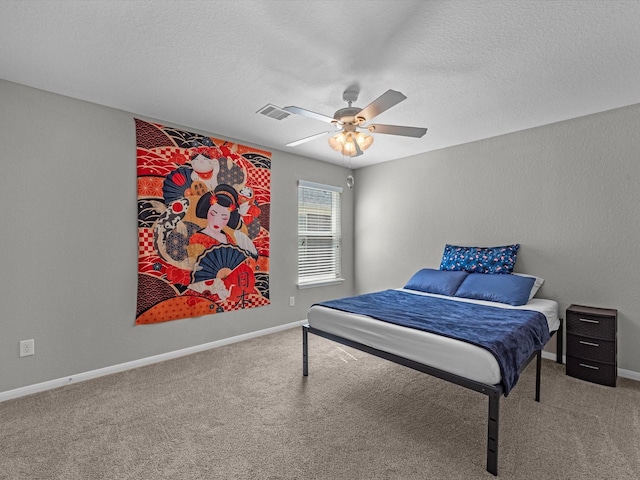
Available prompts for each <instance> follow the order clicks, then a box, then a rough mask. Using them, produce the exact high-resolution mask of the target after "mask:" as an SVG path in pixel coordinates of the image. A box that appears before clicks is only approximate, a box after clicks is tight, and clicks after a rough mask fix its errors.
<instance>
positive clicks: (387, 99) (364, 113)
mask: <svg viewBox="0 0 640 480" xmlns="http://www.w3.org/2000/svg"><path fill="white" fill-rule="evenodd" d="M405 98H407V97H405V96H404V95H403V94H402V93H400V92H396V91H395V90H387V91H386V92H385V93H383V94H382V95H380V96H379V97H378V98H376V99H375V100H374V101H373V102H371V103H370V104H369V105H367V106H366V107H364V108H363V109H362V110H360V112H358V114H357V115H356V116H357V118H364V121H365V122H369V121H371V119H372V118H373V117H375V116H377V115H380V114H381V113H382V112H384V111H385V110H388V109H390V108H391V107H393V106H394V105H397V104H398V103H400V102H401V101H403V100H404V99H405Z"/></svg>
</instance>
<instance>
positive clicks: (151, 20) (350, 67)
mask: <svg viewBox="0 0 640 480" xmlns="http://www.w3.org/2000/svg"><path fill="white" fill-rule="evenodd" d="M0 78H3V79H6V80H10V81H13V82H18V83H21V84H25V85H29V86H32V87H36V88H40V89H43V90H48V91H51V92H56V93H60V94H63V95H67V96H70V97H75V98H79V99H83V100H88V101H91V102H95V103H98V104H102V105H107V106H110V107H115V108H118V109H122V110H126V111H129V112H133V113H135V114H138V115H142V116H147V117H151V118H155V119H158V120H161V121H165V122H168V123H172V124H178V125H182V126H185V127H190V128H193V129H198V130H202V131H206V132H212V133H214V134H216V135H217V136H220V137H229V138H232V139H237V140H241V141H244V142H246V143H254V144H258V145H262V146H265V147H268V148H273V149H278V150H284V151H289V152H291V153H296V154H299V155H304V156H308V157H311V158H315V159H318V160H323V161H327V162H331V163H336V164H341V165H342V164H344V165H347V166H351V167H352V168H358V167H361V166H364V165H370V164H375V163H379V162H383V161H387V160H391V159H395V158H401V157H406V156H409V155H414V154H418V153H421V152H426V151H430V150H435V149H439V148H443V147H447V146H451V145H457V144H461V143H466V142H470V141H474V140H478V139H482V138H488V137H493V136H496V135H501V134H505V133H508V132H513V131H518V130H523V129H526V128H531V127H535V126H539V125H544V124H548V123H552V122H557V121H561V120H566V119H569V118H575V117H579V116H582V115H587V114H591V113H596V112H601V111H605V110H609V109H612V108H617V107H622V106H626V105H632V104H636V103H640V0H558V1H552V0H548V1H546V0H484V1H478V0H458V1H456V0H442V1H440V0H437V1H435V0H434V1H424V0H417V1H402V0H395V1H389V0H384V1H378V0H313V1H294V0H263V1H260V0H218V1H212V0H185V1H179V0H129V1H125V0H48V1H46V0H0ZM354 84H355V85H358V86H359V90H360V97H359V100H358V101H357V102H356V103H355V105H356V106H358V107H365V106H366V105H367V104H368V103H370V102H371V101H373V100H374V99H375V98H377V97H378V96H379V95H381V94H382V93H384V92H385V91H386V90H388V89H394V90H398V91H400V92H402V93H404V94H405V95H406V96H407V97H408V98H407V99H406V100H405V101H403V102H401V103H400V104H398V105H396V106H395V107H393V108H391V109H389V110H387V111H386V112H384V113H382V114H380V115H379V116H378V117H377V118H376V122H379V123H385V124H398V125H408V126H417V127H428V129H429V130H428V132H427V134H426V135H425V136H424V137H422V138H420V139H416V138H408V137H400V136H393V135H381V134H378V135H374V137H375V141H374V143H373V145H372V146H371V148H370V149H369V150H367V151H366V152H365V153H364V155H362V156H361V157H357V158H354V159H352V160H351V161H350V162H349V160H348V159H344V158H343V157H342V155H341V154H340V153H338V152H335V151H333V150H331V149H330V148H329V146H328V144H327V137H324V138H320V139H317V140H314V141H311V142H307V143H305V144H302V145H300V146H297V147H286V146H285V144H286V143H289V142H291V141H293V140H297V139H300V138H303V137H306V136H309V135H312V134H315V133H319V132H322V131H326V130H327V124H324V123H322V122H319V121H317V120H313V119H309V118H305V117H302V116H298V115H292V116H290V117H288V118H286V119H284V120H281V121H278V120H275V119H272V118H269V117H266V116H264V115H260V114H258V113H256V112H257V111H258V110H260V109H261V108H262V107H263V106H265V105H266V104H269V103H270V104H274V105H276V106H279V107H284V106H287V105H296V106H299V107H303V108H306V109H309V110H312V111H315V112H318V113H322V114H325V115H328V116H332V115H333V112H334V111H336V110H338V109H339V108H343V107H345V106H346V103H344V102H343V100H342V92H343V91H344V90H345V89H346V88H347V87H348V86H350V85H354ZM0 103H1V102H0Z"/></svg>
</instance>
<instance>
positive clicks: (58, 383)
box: [0, 320, 307, 402]
mask: <svg viewBox="0 0 640 480" xmlns="http://www.w3.org/2000/svg"><path fill="white" fill-rule="evenodd" d="M305 323H307V320H300V321H297V322H293V323H287V324H285V325H278V326H277V327H271V328H266V329H264V330H258V331H256V332H250V333H245V334H243V335H237V336H235V337H230V338H224V339H222V340H216V341H215V342H209V343H204V344H202V345H196V346H194V347H188V348H183V349H181V350H175V351H173V352H167V353H162V354H160V355H154V356H152V357H146V358H141V359H139V360H133V361H131V362H126V363H120V364H118V365H112V366H110V367H105V368H99V369H97V370H91V371H88V372H82V373H78V374H75V375H71V376H68V377H63V378H57V379H55V380H49V381H46V382H42V383H36V384H34V385H27V386H26V387H20V388H16V389H14V390H7V391H6V392H0V402H4V401H6V400H11V399H14V398H18V397H24V396H26V395H31V394H33V393H38V392H44V391H45V390H51V389H53V388H58V387H63V386H65V385H71V384H72V383H78V382H84V381H85V380H90V379H92V378H98V377H102V376H105V375H111V374H112V373H118V372H123V371H125V370H131V369H133V368H138V367H143V366H146V365H151V364H153V363H159V362H164V361H165V360H171V359H172V358H178V357H183V356H185V355H191V354H192V353H197V352H202V351H204V350H210V349H212V348H216V347H222V346H224V345H230V344H232V343H237V342H241V341H243V340H249V339H251V338H256V337H261V336H263V335H268V334H270V333H276V332H280V331H282V330H288V329H290V328H295V327H299V326H302V325H304V324H305Z"/></svg>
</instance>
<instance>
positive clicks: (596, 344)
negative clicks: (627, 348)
mask: <svg viewBox="0 0 640 480" xmlns="http://www.w3.org/2000/svg"><path fill="white" fill-rule="evenodd" d="M617 331H618V311H617V310H614V309H610V308H595V307H586V306H583V305H570V306H569V308H567V375H570V376H572V377H576V378H580V379H582V380H587V381H589V382H593V383H599V384H600V385H607V386H609V387H615V386H616V379H617V376H618V355H617V343H616V336H617Z"/></svg>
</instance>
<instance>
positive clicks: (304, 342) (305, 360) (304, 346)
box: [302, 325, 309, 377]
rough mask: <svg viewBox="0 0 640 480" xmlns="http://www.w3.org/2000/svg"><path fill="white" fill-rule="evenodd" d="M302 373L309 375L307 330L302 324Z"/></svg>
mask: <svg viewBox="0 0 640 480" xmlns="http://www.w3.org/2000/svg"><path fill="white" fill-rule="evenodd" d="M302 375H304V376H305V377H306V376H308V375H309V332H307V327H306V325H303V326H302Z"/></svg>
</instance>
